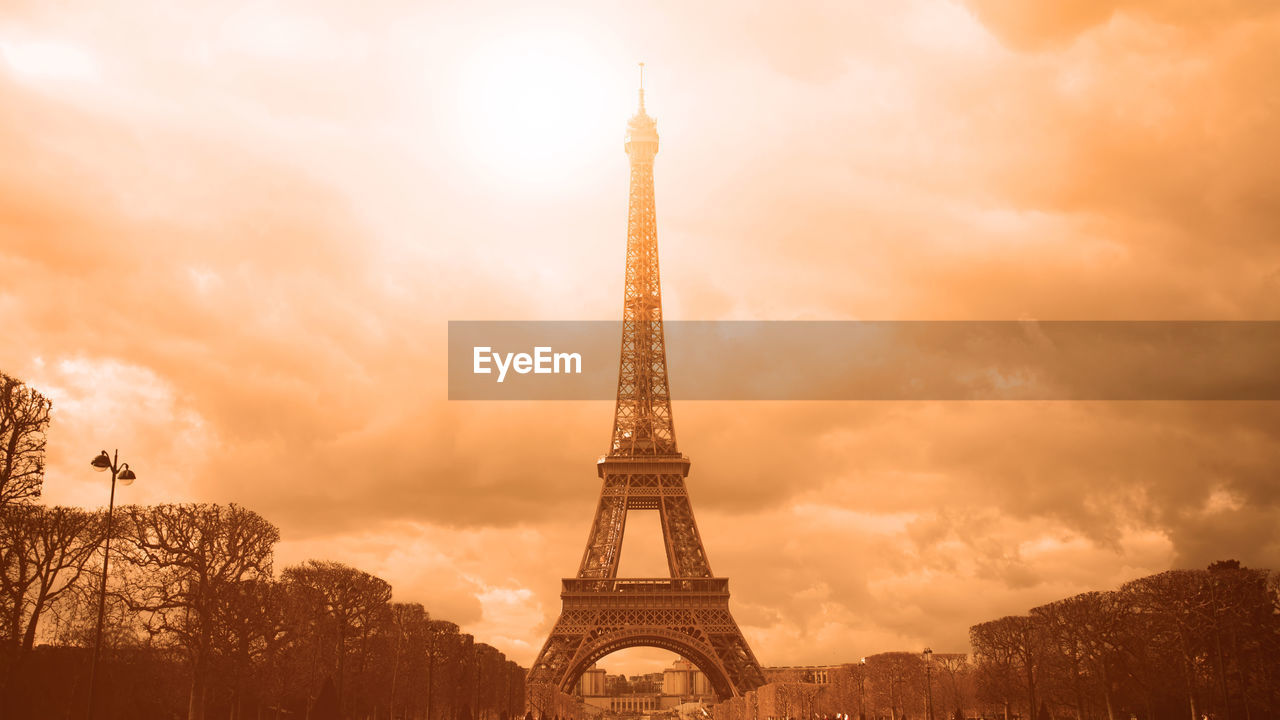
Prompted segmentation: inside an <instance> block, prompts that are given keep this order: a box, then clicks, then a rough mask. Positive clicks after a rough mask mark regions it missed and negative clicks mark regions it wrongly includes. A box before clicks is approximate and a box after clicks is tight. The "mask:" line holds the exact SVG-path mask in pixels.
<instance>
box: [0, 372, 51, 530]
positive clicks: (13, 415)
mask: <svg viewBox="0 0 1280 720" xmlns="http://www.w3.org/2000/svg"><path fill="white" fill-rule="evenodd" d="M52 407H53V403H51V402H50V401H49V399H48V398H46V397H45V396H44V395H41V394H40V392H39V391H37V390H34V389H32V388H30V387H27V386H26V385H24V384H23V383H22V382H21V381H20V380H18V379H16V378H12V377H9V376H8V375H5V374H4V373H3V372H0V507H4V506H5V505H8V504H10V503H14V502H22V501H24V500H33V499H35V498H37V497H39V496H40V488H41V486H42V485H43V484H44V449H45V435H44V434H45V430H47V429H48V427H49V410H50V409H51V408H52Z"/></svg>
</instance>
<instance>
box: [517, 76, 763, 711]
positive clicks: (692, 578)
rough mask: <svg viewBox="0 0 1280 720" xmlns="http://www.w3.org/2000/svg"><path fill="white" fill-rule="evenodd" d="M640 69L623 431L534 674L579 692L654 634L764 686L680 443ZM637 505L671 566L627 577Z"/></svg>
mask: <svg viewBox="0 0 1280 720" xmlns="http://www.w3.org/2000/svg"><path fill="white" fill-rule="evenodd" d="M640 72H641V76H640V108H639V111H638V112H637V113H636V115H635V117H633V118H631V120H630V122H629V123H628V124H627V139H626V146H625V147H626V151H627V155H628V156H630V158H631V198H630V207H629V209H628V212H627V272H626V283H625V284H626V288H625V292H624V294H623V303H622V359H621V364H620V367H619V369H618V403H617V409H616V412H615V413H614V421H613V442H612V446H611V447H610V449H609V454H608V455H606V456H604V457H603V458H601V459H600V460H599V462H598V463H597V465H596V472H597V474H598V475H599V476H600V478H601V480H602V481H603V483H602V485H601V489H600V502H599V504H598V505H597V506H596V515H595V521H594V522H593V523H592V525H591V534H590V535H589V536H588V537H587V549H586V551H585V552H584V553H583V555H582V564H581V566H580V567H579V568H578V576H577V577H574V578H565V579H564V580H563V581H562V586H561V587H562V591H561V593H560V597H561V600H562V601H563V603H564V605H563V609H562V610H561V612H560V618H559V620H557V622H556V624H555V628H554V629H552V631H551V635H550V637H548V638H547V641H546V643H545V644H544V645H543V646H542V651H541V652H540V653H539V654H538V659H537V660H536V661H535V662H534V664H533V668H532V669H531V670H530V671H529V682H530V684H531V685H533V684H540V685H551V686H554V687H557V688H558V689H560V690H561V691H564V692H569V691H570V690H571V689H572V688H573V686H574V684H575V683H576V682H577V680H578V678H579V677H581V675H582V673H583V672H584V671H585V670H586V669H587V668H589V667H590V666H591V665H592V663H594V662H596V661H597V660H599V659H600V658H602V657H604V656H605V655H608V654H610V653H613V652H615V651H618V650H622V649H624V648H628V647H634V646H638V645H644V646H650V647H658V648H662V649H665V650H670V651H671V652H674V653H677V654H679V655H681V656H683V657H685V658H686V659H687V660H689V661H690V662H692V663H693V664H694V665H695V666H697V667H698V669H699V670H701V671H702V672H703V674H705V675H706V676H707V679H708V680H709V681H710V683H711V687H712V689H713V690H714V692H715V694H716V696H717V697H718V698H719V699H721V700H724V699H727V698H730V697H733V696H735V695H741V694H743V693H746V692H747V691H749V690H753V689H755V688H757V687H759V686H760V685H762V684H763V683H764V674H763V672H762V671H761V669H760V664H759V663H758V662H757V661H756V658H755V655H753V654H752V652H751V648H750V647H749V646H748V645H747V641H746V639H745V638H744V637H743V636H742V631H741V630H739V629H738V625H737V623H736V622H734V619H733V615H732V614H730V612H729V581H728V579H726V578H720V577H715V576H714V575H712V573H711V565H710V563H709V562H708V561H707V553H706V550H705V549H704V548H703V546H702V538H701V537H700V536H699V535H698V524H697V523H696V522H695V521H694V519H693V509H692V507H691V506H690V504H689V493H688V490H687V489H686V487H685V481H684V479H685V477H686V476H688V474H689V458H687V457H685V456H684V455H681V454H680V451H679V450H678V449H677V448H676V431H675V425H674V423H673V422H672V418H671V392H670V389H669V388H668V386H667V353H666V346H665V345H664V342H663V330H662V293H661V288H660V285H659V281H658V226H657V219H656V217H655V211H654V199H653V159H654V156H655V155H657V153H658V129H657V123H656V122H655V121H654V119H653V118H651V117H649V115H648V114H647V113H646V112H645V109H644V64H643V63H641V66H640ZM629 510H657V511H658V515H659V518H660V520H661V523H662V537H663V540H664V541H665V544H666V550H667V565H668V567H669V568H670V571H671V576H670V577H665V578H619V577H618V560H619V558H620V556H621V551H622V536H623V531H624V530H625V528H626V523H627V512H628V511H629Z"/></svg>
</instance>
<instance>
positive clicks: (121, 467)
mask: <svg viewBox="0 0 1280 720" xmlns="http://www.w3.org/2000/svg"><path fill="white" fill-rule="evenodd" d="M119 460H120V451H119V450H116V452H115V454H114V455H108V454H107V451H106V450H103V451H102V452H101V453H98V456H97V457H95V458H94V459H93V460H92V461H91V462H90V463H89V465H90V466H91V467H93V469H94V470H96V471H98V472H105V471H107V470H110V471H111V499H110V501H108V503H107V536H106V543H105V546H104V547H103V550H102V585H101V587H100V588H99V592H98V628H97V630H96V631H95V632H94V640H93V664H92V665H90V666H89V709H88V713H87V717H88V718H89V719H90V720H92V718H93V690H94V685H95V681H96V680H97V676H98V659H99V658H100V657H102V619H103V617H104V616H105V615H106V611H107V567H108V564H109V563H110V561H111V520H112V516H113V515H114V514H115V509H116V482H117V481H119V483H120V484H121V485H132V484H133V481H134V480H137V479H138V476H137V475H134V474H133V471H132V470H130V469H129V463H123V464H117V462H118V461H119Z"/></svg>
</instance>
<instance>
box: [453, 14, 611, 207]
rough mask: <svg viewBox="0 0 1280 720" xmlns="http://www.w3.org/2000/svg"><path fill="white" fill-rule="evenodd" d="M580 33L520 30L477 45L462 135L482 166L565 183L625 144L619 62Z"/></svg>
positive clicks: (462, 94) (464, 94) (462, 107)
mask: <svg viewBox="0 0 1280 720" xmlns="http://www.w3.org/2000/svg"><path fill="white" fill-rule="evenodd" d="M605 54H606V53H602V52H600V51H599V50H597V49H595V48H593V47H592V46H591V45H590V44H589V43H587V42H586V41H585V40H584V39H583V38H582V37H581V36H580V35H576V34H573V33H569V32H563V31H555V30H542V31H529V30H525V31H518V32H516V33H513V34H508V35H505V36H503V37H501V38H494V39H491V40H489V41H488V42H485V43H483V44H480V45H479V46H477V47H475V48H474V50H473V52H472V53H470V55H469V57H467V59H466V60H465V62H464V63H463V64H462V72H461V73H460V77H459V93H458V94H459V102H458V104H457V109H458V114H459V117H458V137H459V141H460V145H461V146H462V148H463V149H464V150H465V151H466V153H467V154H468V155H469V156H470V157H471V158H472V159H474V160H475V161H476V162H477V165H478V166H479V167H478V170H479V171H480V172H482V173H485V174H489V175H493V176H495V177H497V178H503V179H506V180H515V181H521V182H527V183H542V182H547V181H556V180H563V179H565V178H567V177H571V176H572V175H574V174H575V173H576V172H578V171H580V170H581V169H582V168H583V167H584V166H585V165H587V164H588V163H590V162H592V161H593V160H594V159H595V158H597V157H599V155H600V153H601V150H602V149H603V148H604V147H605V146H607V145H608V143H610V142H612V143H613V144H614V145H617V147H618V148H620V147H621V144H620V143H621V142H622V139H621V138H622V132H623V129H624V125H623V123H624V122H625V120H622V119H619V115H618V113H616V112H615V113H611V112H610V111H611V110H612V109H613V105H614V103H612V102H609V101H608V100H607V98H611V97H613V96H616V95H618V92H619V90H620V87H618V83H617V81H616V79H615V78H616V70H615V69H614V68H613V65H614V64H615V63H614V61H613V59H611V58H607V57H604V55H605Z"/></svg>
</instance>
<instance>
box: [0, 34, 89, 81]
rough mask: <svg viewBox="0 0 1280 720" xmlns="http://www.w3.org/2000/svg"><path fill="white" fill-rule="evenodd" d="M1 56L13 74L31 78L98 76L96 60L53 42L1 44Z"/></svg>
mask: <svg viewBox="0 0 1280 720" xmlns="http://www.w3.org/2000/svg"><path fill="white" fill-rule="evenodd" d="M0 57H2V58H3V59H4V63H5V64H6V65H8V66H9V67H10V68H12V69H13V71H14V73H15V74H17V75H19V76H21V77H25V78H28V79H36V78H67V79H77V80H86V79H92V78H93V77H95V76H96V75H97V72H98V67H97V63H95V62H94V60H93V57H92V56H91V55H89V53H87V52H85V51H84V50H83V49H81V48H78V47H75V46H73V45H63V44H59V43H51V42H27V43H18V42H0Z"/></svg>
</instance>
